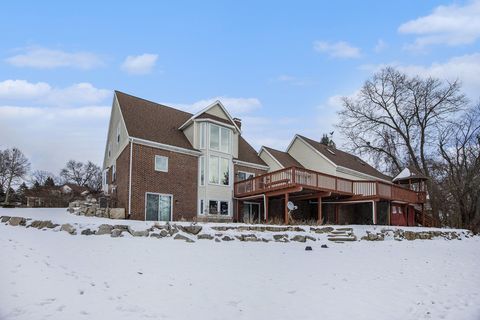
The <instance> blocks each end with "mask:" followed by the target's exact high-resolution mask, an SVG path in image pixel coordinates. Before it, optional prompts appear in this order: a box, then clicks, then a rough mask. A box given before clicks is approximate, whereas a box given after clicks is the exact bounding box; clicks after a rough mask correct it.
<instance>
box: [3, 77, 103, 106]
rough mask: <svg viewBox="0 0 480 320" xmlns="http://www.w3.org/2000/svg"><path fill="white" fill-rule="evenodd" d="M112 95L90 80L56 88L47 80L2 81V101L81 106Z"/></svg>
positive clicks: (99, 101) (101, 100) (100, 100)
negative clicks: (33, 81)
mask: <svg viewBox="0 0 480 320" xmlns="http://www.w3.org/2000/svg"><path fill="white" fill-rule="evenodd" d="M111 95H112V92H111V91H110V90H106V89H98V88H95V87H94V86H93V85H92V84H90V83H88V82H82V83H76V84H73V85H71V86H69V87H66V88H55V87H52V86H51V85H49V84H48V83H45V82H37V83H31V82H28V81H26V80H5V81H1V82H0V99H1V100H0V101H2V102H3V103H5V102H6V101H8V102H10V103H12V102H14V103H15V104H17V105H18V104H20V105H25V104H27V105H32V104H33V105H36V106H45V105H46V106H62V107H69V106H79V105H85V104H98V103H102V102H105V100H106V99H107V98H109V97H110V96H111Z"/></svg>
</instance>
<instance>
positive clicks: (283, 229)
mask: <svg viewBox="0 0 480 320" xmlns="http://www.w3.org/2000/svg"><path fill="white" fill-rule="evenodd" d="M265 230H266V231H271V232H285V231H288V227H275V226H266V227H265Z"/></svg>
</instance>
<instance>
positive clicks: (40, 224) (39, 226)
mask: <svg viewBox="0 0 480 320" xmlns="http://www.w3.org/2000/svg"><path fill="white" fill-rule="evenodd" d="M30 227H32V228H37V229H43V228H49V229H52V228H55V227H58V224H53V223H52V221H50V220H46V221H41V220H35V221H32V223H31V224H30Z"/></svg>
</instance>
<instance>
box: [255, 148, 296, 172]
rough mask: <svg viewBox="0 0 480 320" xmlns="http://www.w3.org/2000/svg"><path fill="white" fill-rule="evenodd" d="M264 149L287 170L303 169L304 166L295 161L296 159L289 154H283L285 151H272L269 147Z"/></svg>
mask: <svg viewBox="0 0 480 320" xmlns="http://www.w3.org/2000/svg"><path fill="white" fill-rule="evenodd" d="M263 148H264V149H265V150H267V151H268V153H270V154H271V155H272V156H273V157H274V158H275V159H277V161H278V162H280V164H281V165H282V166H283V167H285V168H288V167H299V168H303V166H302V165H301V164H300V162H298V161H297V160H295V158H294V157H292V156H291V155H290V154H289V153H287V152H283V151H280V150H276V149H272V148H269V147H265V146H264V147H263Z"/></svg>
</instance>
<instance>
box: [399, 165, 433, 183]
mask: <svg viewBox="0 0 480 320" xmlns="http://www.w3.org/2000/svg"><path fill="white" fill-rule="evenodd" d="M409 179H420V180H427V179H428V178H427V176H426V175H424V174H423V173H421V172H420V171H419V170H417V169H416V168H415V167H414V166H408V167H406V168H405V169H403V170H402V171H401V172H400V173H399V174H398V175H397V176H396V177H395V178H393V181H402V180H409Z"/></svg>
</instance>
